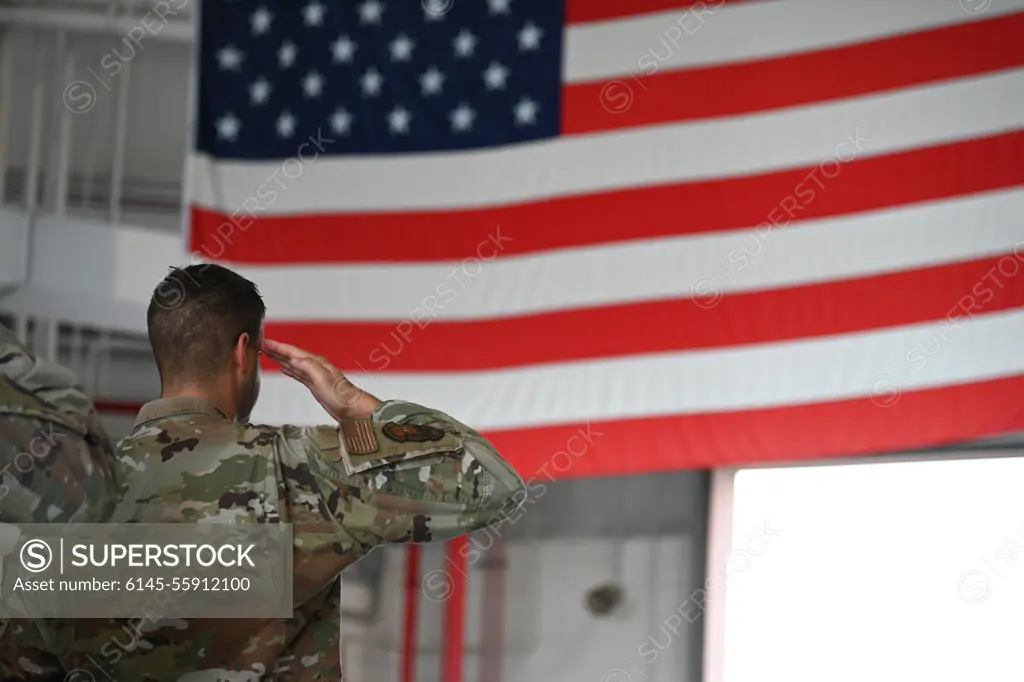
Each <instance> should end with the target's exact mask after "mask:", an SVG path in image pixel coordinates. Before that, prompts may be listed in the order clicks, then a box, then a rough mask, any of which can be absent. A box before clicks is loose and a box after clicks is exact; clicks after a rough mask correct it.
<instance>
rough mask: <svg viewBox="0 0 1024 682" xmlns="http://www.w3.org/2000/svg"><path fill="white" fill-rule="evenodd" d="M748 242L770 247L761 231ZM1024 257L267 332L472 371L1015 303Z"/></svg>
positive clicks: (905, 321)
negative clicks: (801, 282) (559, 308)
mask: <svg viewBox="0 0 1024 682" xmlns="http://www.w3.org/2000/svg"><path fill="white" fill-rule="evenodd" d="M750 247H751V248H750V251H751V252H754V251H755V248H756V249H757V250H758V251H760V250H762V249H763V250H765V251H768V250H770V249H771V248H772V247H771V244H770V243H769V244H767V245H766V244H764V243H762V242H755V241H754V240H751V244H750ZM1022 261H1024V254H1019V255H1014V254H1013V253H1010V254H1008V255H1005V256H999V257H993V258H986V259H982V260H976V261H972V262H967V263H956V264H952V265H944V266H937V267H931V268H924V269H918V270H910V271H904V272H897V273H893V274H888V275H875V276H871V277H864V278H859V279H850V280H844V281H838V282H830V283H827V284H809V285H805V286H799V287H792V288H788V289H773V290H770V291H757V292H751V293H743V294H733V295H729V296H724V297H720V296H719V297H715V296H711V297H704V298H698V299H695V300H691V299H689V298H682V299H674V300H669V301H644V302H639V303H631V304H627V305H614V306H604V307H599V308H590V309H583V310H570V311H564V312H557V313H546V314H542V315H530V316H522V317H504V318H501V319H497V320H474V321H469V322H461V321H460V322H440V321H431V320H430V318H429V317H428V316H427V315H426V314H425V313H424V314H423V315H422V316H420V315H418V316H417V318H418V320H417V321H416V322H413V321H411V320H406V321H402V322H398V323H395V322H387V323H355V322H280V321H268V322H267V323H266V333H267V336H268V337H270V338H272V339H275V340H278V341H284V342H285V343H293V344H297V345H301V346H302V347H304V348H307V349H309V350H310V351H312V352H314V353H318V354H320V355H323V356H325V357H326V358H327V359H328V360H330V361H331V362H332V363H334V364H335V365H337V366H338V367H340V368H342V369H343V370H347V371H352V370H357V369H359V370H365V371H383V370H387V371H433V372H454V371H474V370H487V369H499V368H506V367H519V366H524V365H536V364H541V363H557V362H567V361H572V360H585V359H592V358H608V357H619V356H626V355H638V354H642V353H662V352H672V351H686V350H696V349H701V348H721V347H728V346H740V345H746V344H755V343H769V342H775V341H786V340H791V339H806V338H811V337H819V336H830V335H836V334H845V333H849V332H857V331H868V330H871V329H881V328H885V327H896V326H900V325H909V324H916V323H920V322H927V321H929V320H943V319H963V318H966V317H969V316H975V315H981V314H986V313H992V312H997V311H1001V310H1009V309H1013V308H1020V307H1022V306H1024V276H1016V275H1018V273H1019V272H1020V271H1021V270H1024V263H1022ZM708 268H709V271H712V272H714V270H713V269H712V266H711V265H710V264H709V266H708ZM704 284H705V285H706V284H707V282H705V283H704ZM706 291H707V289H706V288H705V289H704V292H706ZM698 293H703V292H698ZM880 302H884V305H883V304H880ZM698 304H699V305H698ZM668 320H670V321H671V322H667V321H668ZM957 324H960V322H957ZM265 367H266V369H267V370H268V371H273V370H274V369H275V368H276V365H274V364H272V363H271V362H270V361H267V363H266V365H265Z"/></svg>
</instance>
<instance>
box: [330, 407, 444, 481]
mask: <svg viewBox="0 0 1024 682" xmlns="http://www.w3.org/2000/svg"><path fill="white" fill-rule="evenodd" d="M340 431H341V438H340V441H341V448H340V451H339V456H340V457H341V461H342V463H343V464H344V465H345V469H346V470H347V471H348V473H349V474H359V473H364V472H367V471H372V470H373V469H378V468H384V467H387V468H389V469H392V470H399V469H412V468H418V467H421V466H425V465H426V464H427V463H428V461H427V460H431V459H436V458H437V457H438V456H448V457H451V458H453V459H458V458H461V457H462V452H463V441H462V437H461V436H460V435H459V434H457V433H449V432H447V431H444V430H442V429H440V428H438V427H436V426H430V425H419V424H405V423H400V422H376V421H372V420H370V419H357V420H345V421H343V422H341V429H340Z"/></svg>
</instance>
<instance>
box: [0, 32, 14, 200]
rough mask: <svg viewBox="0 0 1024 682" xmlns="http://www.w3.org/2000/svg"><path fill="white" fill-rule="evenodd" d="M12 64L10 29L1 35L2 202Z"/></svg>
mask: <svg viewBox="0 0 1024 682" xmlns="http://www.w3.org/2000/svg"><path fill="white" fill-rule="evenodd" d="M11 65H12V62H11V33H10V31H9V30H8V31H4V32H3V34H2V35H0V204H3V203H4V202H5V201H6V199H7V164H8V157H9V155H10V148H9V140H10V127H11V100H12V98H13V97H14V92H13V90H12V86H13V78H12V73H13V72H12V69H11Z"/></svg>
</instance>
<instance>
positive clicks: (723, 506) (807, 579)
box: [704, 452, 1024, 682]
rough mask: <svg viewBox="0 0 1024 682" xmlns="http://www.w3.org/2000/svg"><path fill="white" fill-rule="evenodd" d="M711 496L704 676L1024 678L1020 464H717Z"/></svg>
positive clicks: (970, 460)
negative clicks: (735, 466)
mask: <svg viewBox="0 0 1024 682" xmlns="http://www.w3.org/2000/svg"><path fill="white" fill-rule="evenodd" d="M998 454H1000V455H1002V454H1003V453H998ZM1019 454H1024V452H1021V453H1019ZM862 461H863V460H862ZM712 491H713V492H712V494H713V498H712V509H711V512H712V519H711V527H710V533H709V536H710V537H709V540H710V544H709V560H708V578H707V584H706V585H705V588H706V590H707V592H708V604H707V607H706V609H707V610H706V615H707V618H708V620H707V629H706V636H705V675H704V679H705V682H764V681H765V680H786V682H864V680H871V682H906V681H907V680H928V681H929V682H963V680H972V682H983V681H988V680H1003V679H1009V678H1010V677H1012V676H1014V675H1019V674H1020V672H1019V671H1020V668H1021V652H1022V646H1021V642H1022V641H1024V556H1022V555H1024V458H1021V457H1019V456H999V457H997V458H993V457H992V455H991V454H989V455H985V456H984V457H978V456H976V455H973V454H972V455H950V456H946V457H943V458H942V459H941V460H936V459H914V460H907V459H903V460H899V461H896V460H890V461H880V462H879V463H870V464H864V463H850V464H846V463H844V464H842V465H827V466H826V465H822V466H806V467H784V468H770V469H769V468H764V469H743V470H738V471H732V470H730V471H719V472H716V479H715V482H714V486H713V488H712ZM1008 676H1010V677H1008Z"/></svg>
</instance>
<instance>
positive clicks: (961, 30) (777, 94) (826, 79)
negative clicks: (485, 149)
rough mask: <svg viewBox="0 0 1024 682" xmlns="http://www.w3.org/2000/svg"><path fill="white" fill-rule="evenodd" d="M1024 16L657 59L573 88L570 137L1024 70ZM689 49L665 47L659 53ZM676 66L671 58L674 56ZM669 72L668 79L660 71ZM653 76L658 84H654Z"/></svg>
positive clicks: (566, 105) (567, 107)
mask: <svg viewBox="0 0 1024 682" xmlns="http://www.w3.org/2000/svg"><path fill="white" fill-rule="evenodd" d="M1021 36H1024V12H1022V13H1018V14H1011V15H1008V16H1002V17H996V18H994V19H988V20H985V21H975V22H971V23H967V24H960V25H956V26H950V27H946V28H938V29H933V30H930V31H922V32H920V33H913V34H906V35H900V36H896V37H893V38H884V39H881V40H875V41H871V42H866V43H859V44H857V45H852V46H847V47H837V48H833V49H829V50H819V51H815V52H808V53H806V54H797V55H789V56H785V57H777V58H774V59H771V58H767V59H759V60H756V61H745V62H742V63H737V64H726V65H720V66H711V67H701V68H695V69H684V70H676V71H661V69H660V64H659V63H658V60H657V59H656V58H655V57H654V56H652V54H651V53H645V54H644V55H642V56H639V57H638V62H637V64H630V65H629V67H630V69H631V71H633V72H637V73H636V74H635V75H634V76H633V77H630V76H620V77H617V78H614V79H608V80H604V81H600V82H595V83H578V84H571V85H567V86H566V87H565V91H564V93H563V105H562V131H563V132H564V133H567V134H580V133H592V132H597V131H602V130H616V129H622V128H632V127H636V126H642V125H650V124H654V123H669V122H676V121H687V120H694V119H705V118H713V117H718V116H732V115H738V114H748V113H752V112H758V111H769V110H773V109H780V108H783V107H795V106H800V105H807V104H816V103H821V102H828V101H832V100H837V99H842V98H849V97H857V96H860V95H867V94H870V93H876V92H884V91H886V90H893V89H896V88H902V87H910V86H918V85H926V84H928V83H933V82H936V81H941V80H948V79H953V78H960V77H963V76H976V75H981V74H985V73H990V72H992V71H998V70H1001V69H1008V68H1012V67H1016V66H1020V65H1021V64H1024V40H1021ZM675 49H680V48H674V47H673V46H672V45H671V44H670V45H668V46H665V45H662V44H657V45H654V46H653V47H652V50H653V51H654V54H656V55H667V53H669V52H671V51H673V50H675ZM666 58H667V57H666ZM659 71H661V72H659ZM644 74H652V75H644Z"/></svg>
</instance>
